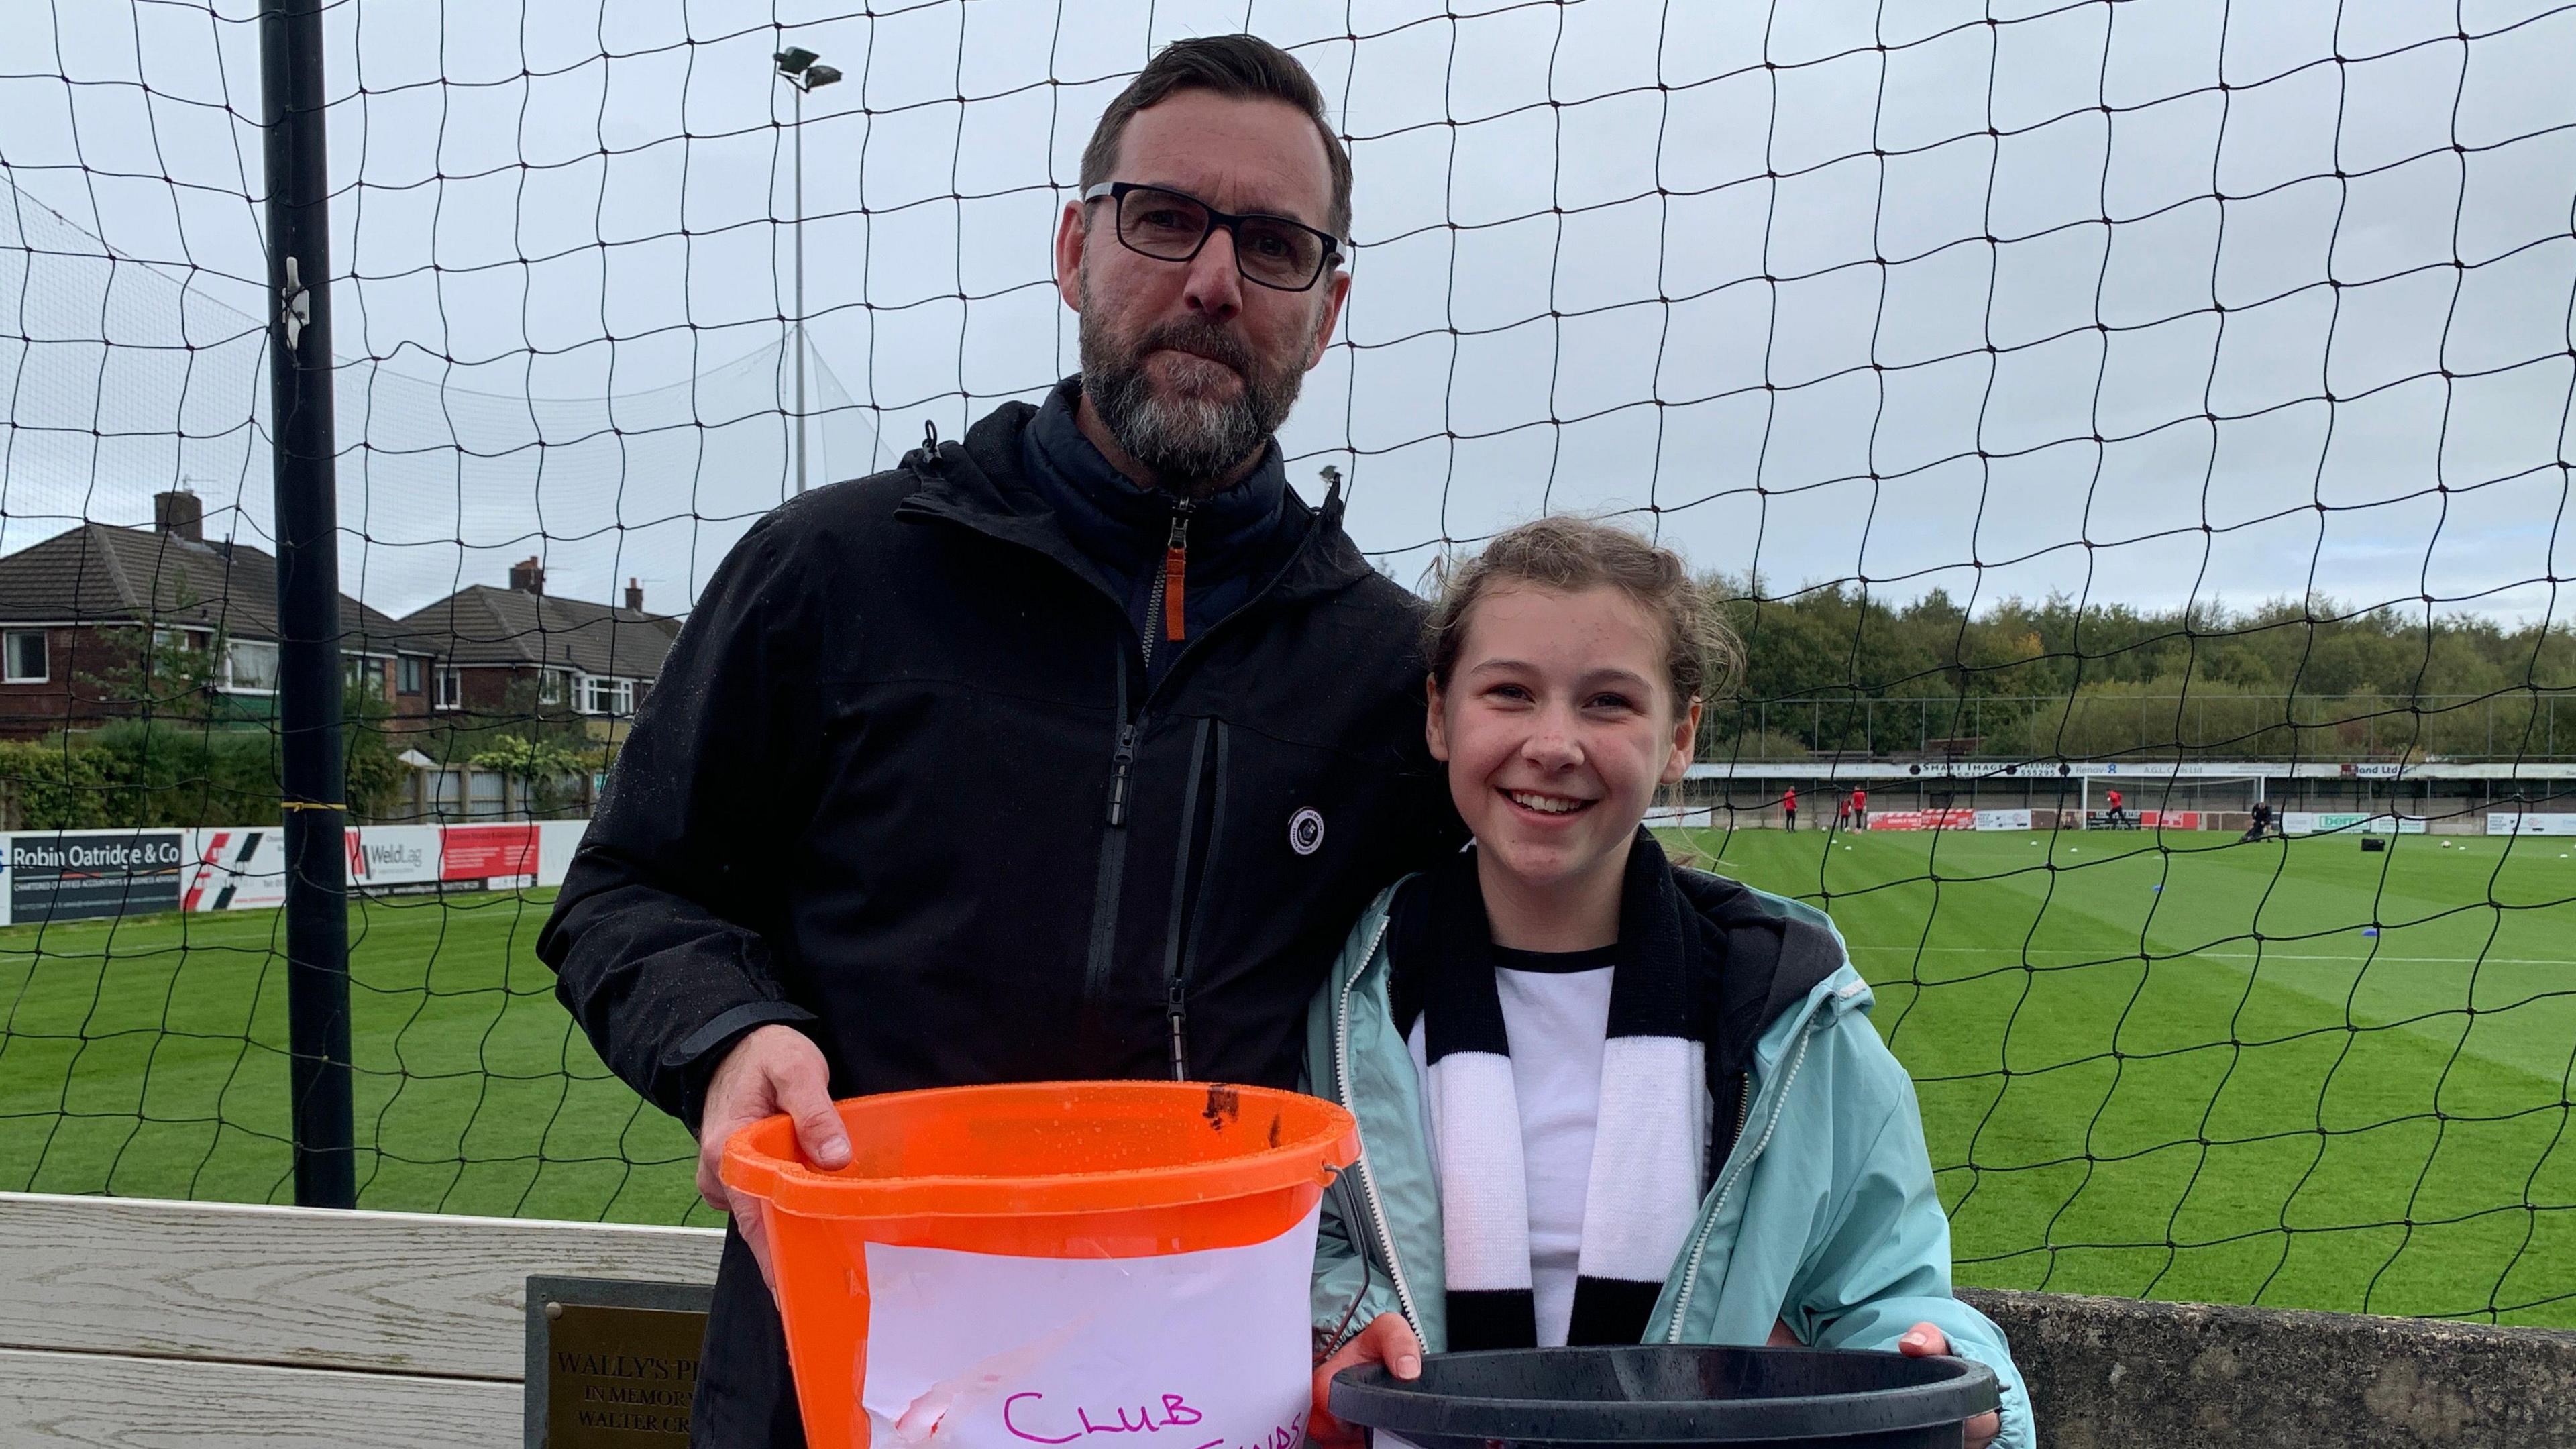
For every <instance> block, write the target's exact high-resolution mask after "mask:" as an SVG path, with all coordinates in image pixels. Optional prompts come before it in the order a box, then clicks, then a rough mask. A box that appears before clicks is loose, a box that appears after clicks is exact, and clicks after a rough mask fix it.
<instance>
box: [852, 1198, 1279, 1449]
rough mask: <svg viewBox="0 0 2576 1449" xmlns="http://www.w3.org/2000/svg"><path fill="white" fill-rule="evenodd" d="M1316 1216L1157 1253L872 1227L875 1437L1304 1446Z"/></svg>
mask: <svg viewBox="0 0 2576 1449" xmlns="http://www.w3.org/2000/svg"><path fill="white" fill-rule="evenodd" d="M1315 1219H1316V1214H1314V1213H1308V1214H1307V1215H1306V1220H1305V1221H1304V1222H1302V1223H1300V1224H1298V1225H1297V1227H1295V1228H1294V1229H1292V1230H1290V1231H1289V1232H1286V1233H1282V1234H1280V1235H1279V1236H1278V1237H1276V1238H1273V1239H1271V1240H1270V1241H1269V1242H1266V1243H1257V1244H1254V1245H1253V1246H1251V1247H1247V1248H1218V1249H1213V1250H1210V1251H1208V1252H1203V1253H1176V1254H1172V1255H1169V1256H1166V1257H1159V1258H1021V1257H1010V1256H1006V1255H1002V1254H997V1253H961V1252H957V1251H954V1250H952V1249H947V1248H895V1247H887V1246H884V1245H882V1244H876V1243H871V1244H869V1245H868V1248H867V1259H868V1299H869V1303H868V1340H867V1349H866V1353H867V1362H866V1364H865V1365H864V1369H865V1372H864V1376H863V1378H862V1380H861V1382H862V1384H863V1385H864V1387H863V1389H862V1390H861V1393H860V1400H859V1402H860V1405H861V1407H862V1408H864V1409H865V1410H866V1412H867V1420H868V1427H869V1435H870V1439H871V1441H872V1449H897V1446H910V1445H921V1446H930V1449H951V1446H955V1449H1113V1446H1114V1449H1298V1446H1299V1445H1301V1444H1302V1443H1304V1442H1305V1437H1306V1414H1307V1409H1308V1407H1309V1404H1310V1395H1311V1382H1312V1373H1313V1370H1312V1367H1311V1363H1310V1359H1309V1351H1308V1342H1309V1330H1308V1326H1307V1314H1308V1306H1307V1305H1308V1296H1307V1295H1308V1286H1307V1285H1308V1280H1309V1278H1310V1277H1311V1276H1312V1275H1313V1273H1314V1270H1315Z"/></svg>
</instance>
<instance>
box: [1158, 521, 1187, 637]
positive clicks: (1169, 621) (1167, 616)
mask: <svg viewBox="0 0 2576 1449" xmlns="http://www.w3.org/2000/svg"><path fill="white" fill-rule="evenodd" d="M1189 568H1190V509H1189V505H1188V504H1186V503H1185V504H1182V505H1181V506H1180V507H1178V508H1175V509H1173V510H1172V536H1171V538H1170V540H1169V541H1168V542H1166V543H1165V544H1164V546H1163V638H1164V639H1166V640H1168V641H1170V642H1173V643H1178V642H1180V638H1181V635H1182V634H1183V632H1184V630H1183V627H1182V625H1183V620H1184V617H1185V616H1184V615H1183V614H1182V612H1181V584H1182V580H1183V579H1184V578H1186V577H1187V576H1188V574H1189Z"/></svg>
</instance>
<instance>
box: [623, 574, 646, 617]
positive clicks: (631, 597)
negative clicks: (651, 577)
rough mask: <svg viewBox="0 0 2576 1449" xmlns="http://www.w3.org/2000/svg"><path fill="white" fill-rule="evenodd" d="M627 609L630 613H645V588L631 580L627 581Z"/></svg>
mask: <svg viewBox="0 0 2576 1449" xmlns="http://www.w3.org/2000/svg"><path fill="white" fill-rule="evenodd" d="M626 608H627V612H629V613H635V614H641V613H643V612H644V586H643V585H642V584H640V583H638V582H636V581H635V580H634V579H631V578H630V579H628V580H627V581H626Z"/></svg>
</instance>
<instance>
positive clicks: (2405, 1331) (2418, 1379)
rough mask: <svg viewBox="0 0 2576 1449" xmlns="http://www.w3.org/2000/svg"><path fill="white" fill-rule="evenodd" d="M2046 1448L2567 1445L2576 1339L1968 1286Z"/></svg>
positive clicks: (2573, 1424) (2573, 1419)
mask: <svg viewBox="0 0 2576 1449" xmlns="http://www.w3.org/2000/svg"><path fill="white" fill-rule="evenodd" d="M1959 1296H1960V1297H1961V1298H1963V1299H1966V1300H1967V1301H1968V1302H1970V1303H1973V1304H1975V1305H1976V1306H1977V1307H1978V1308H1979V1309H1980V1310H1982V1311H1983V1312H1984V1313H1985V1314H1986V1316H1988V1317H1990V1318H1992V1319H1994V1320H1995V1322H1997V1323H1998V1324H2001V1325H2002V1326H2003V1329H2004V1332H2005V1333H2006V1334H2008V1335H2010V1336H2011V1338H2012V1345H2013V1359H2014V1361H2015V1362H2016V1363H2018V1364H2020V1365H2021V1368H2022V1371H2023V1372H2024V1373H2025V1374H2026V1375H2028V1376H2029V1379H2030V1385H2031V1394H2032V1399H2033V1402H2034V1403H2035V1404H2036V1406H2037V1408H2038V1413H2039V1441H2040V1443H2041V1445H2043V1446H2045V1449H2150V1446H2152V1449H2169V1446H2181V1445H2189V1446H2192V1449H2364V1446H2367V1449H2433V1446H2440V1449H2468V1446H2477V1449H2558V1446H2569V1445H2576V1333H2561V1332H2555V1331H2552V1330H2547V1329H2537V1328H2489V1327H2485V1326H2483V1325H2477V1324H2461V1323H2446V1322H2440V1321H2437V1320H2432V1319H2421V1318H2373V1317H2366V1316H2362V1315H2358V1314H2345V1313H2294V1312H2286V1311H2282V1310H2277V1309H2268V1308H2216V1307H2209V1306H2206V1305H2202V1304H2191V1303H2148V1302H2142V1301H2139V1300H2136V1299H2128V1298H2081V1297H2075V1296H2072V1295H2067V1294H2059V1293H2004V1292H1996V1291H1993V1290H1990V1289H1978V1288H1965V1289H1961V1290H1960V1291H1959Z"/></svg>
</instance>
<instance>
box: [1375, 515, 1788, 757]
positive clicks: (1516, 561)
mask: <svg viewBox="0 0 2576 1449" xmlns="http://www.w3.org/2000/svg"><path fill="white" fill-rule="evenodd" d="M1507 584H1530V585H1534V586H1536V587H1538V588H1542V589H1550V590H1553V591H1555V592H1557V593H1563V594H1570V593H1575V592H1578V591H1580V590H1583V589H1589V588H1597V587H1601V586H1603V585H1607V586H1608V587H1611V588H1614V589H1617V590H1618V591H1619V592H1621V593H1623V594H1626V595H1627V596H1628V597H1629V598H1631V599H1633V600H1635V601H1636V603H1637V606H1638V607H1639V608H1642V609H1644V610H1645V611H1646V613H1647V615H1648V616H1649V617H1650V618H1653V619H1655V620H1656V621H1657V622H1658V623H1660V624H1661V625H1662V626H1663V630H1664V675H1665V678H1666V679H1667V680H1668V681H1669V682H1670V683H1671V684H1672V687H1673V704H1674V708H1675V710H1676V711H1677V712H1678V711H1681V710H1687V709H1688V708H1689V707H1690V702H1691V701H1692V700H1694V699H1699V700H1707V699H1711V698H1714V697H1715V696H1716V695H1717V694H1718V693H1720V692H1722V691H1724V690H1727V689H1730V688H1732V687H1733V686H1734V682H1735V678H1736V675H1737V674H1738V673H1739V672H1740V671H1741V670H1742V669H1743V667H1744V646H1743V645H1742V644H1741V643H1739V642H1738V641H1737V639H1736V637H1735V631H1734V630H1732V629H1729V628H1727V627H1726V625H1725V623H1724V622H1723V621H1721V620H1720V619H1719V618H1718V617H1717V615H1716V613H1715V611H1713V610H1712V609H1711V608H1710V607H1709V601H1708V598H1707V596H1706V595H1705V594H1704V593H1703V592H1702V590H1701V589H1700V586H1699V584H1698V582H1697V581H1695V580H1693V579H1692V578H1691V574H1690V568H1689V566H1688V565H1686V564H1684V563H1683V562H1682V560H1681V556H1680V555H1678V554H1676V553H1674V552H1673V551H1672V550H1671V549H1668V548H1664V547H1661V546H1660V545H1657V544H1655V543H1652V542H1649V541H1648V540H1647V539H1645V538H1643V537H1641V536H1640V535H1638V534H1635V533H1631V532H1629V531H1628V530H1627V529H1624V528H1617V527H1613V526H1612V525H1610V524H1607V523H1596V522H1594V521H1592V520H1591V519H1588V518H1575V517H1571V516H1567V515H1562V514H1560V515H1555V516H1551V517H1547V518H1541V519H1537V520H1534V521H1532V522H1529V523H1524V524H1522V525H1521V526H1520V527H1518V528H1514V529H1510V530H1507V531H1505V532H1503V533H1500V534H1497V535H1495V537H1494V538H1493V540H1492V541H1491V542H1489V543H1487V544H1486V545H1485V551H1484V552H1483V553H1480V554H1478V555H1477V556H1476V557H1474V558H1473V559H1470V560H1468V561H1467V562H1466V563H1464V564H1460V565H1458V566H1456V567H1455V568H1444V569H1442V571H1441V578H1440V601H1439V602H1438V603H1437V604H1435V605H1434V606H1433V607H1432V610H1431V618H1430V619H1429V621H1428V622H1426V623H1425V624H1424V625H1423V630H1422V645H1423V653H1424V654H1426V655H1427V656H1429V659H1430V663H1431V677H1432V678H1433V679H1434V680H1437V681H1438V682H1439V684H1440V687H1441V688H1442V689H1444V690H1445V689H1447V688H1448V687H1449V676H1450V674H1451V673H1452V672H1453V671H1455V670H1456V668H1457V667H1458V651H1459V650H1460V649H1461V648H1463V647H1464V646H1465V644H1466V642H1467V622H1468V618H1469V616H1470V615H1472V614H1473V613H1474V612H1475V608H1476V601H1477V600H1479V599H1481V598H1483V597H1484V596H1485V595H1486V594H1487V593H1488V592H1490V591H1492V590H1494V589H1496V588H1499V587H1502V586H1504V585H1507Z"/></svg>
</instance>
